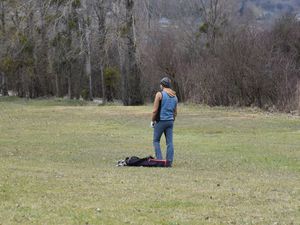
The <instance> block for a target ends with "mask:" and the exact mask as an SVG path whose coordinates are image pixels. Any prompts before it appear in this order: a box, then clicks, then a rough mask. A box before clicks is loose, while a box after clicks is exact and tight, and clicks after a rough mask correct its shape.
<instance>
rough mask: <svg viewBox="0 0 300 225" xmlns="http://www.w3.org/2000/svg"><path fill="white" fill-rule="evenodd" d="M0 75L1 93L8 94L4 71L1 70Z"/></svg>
mask: <svg viewBox="0 0 300 225" xmlns="http://www.w3.org/2000/svg"><path fill="white" fill-rule="evenodd" d="M0 75H1V95H2V96H8V91H7V86H6V76H5V73H3V72H2V73H0Z"/></svg>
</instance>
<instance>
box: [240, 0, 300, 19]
mask: <svg viewBox="0 0 300 225" xmlns="http://www.w3.org/2000/svg"><path fill="white" fill-rule="evenodd" d="M238 7H239V10H238V13H239V15H240V16H245V17H247V16H248V17H250V18H252V19H256V20H258V21H266V20H272V19H275V18H278V17H279V16H281V15H283V14H286V13H294V14H299V13H300V1H299V0H240V3H239V6H238Z"/></svg>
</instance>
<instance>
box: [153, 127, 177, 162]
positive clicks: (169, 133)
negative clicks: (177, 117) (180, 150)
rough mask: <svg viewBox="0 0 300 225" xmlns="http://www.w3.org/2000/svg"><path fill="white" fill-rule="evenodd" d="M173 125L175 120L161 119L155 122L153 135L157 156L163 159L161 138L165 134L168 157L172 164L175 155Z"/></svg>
mask: <svg viewBox="0 0 300 225" xmlns="http://www.w3.org/2000/svg"><path fill="white" fill-rule="evenodd" d="M173 125H174V121H159V122H158V123H157V124H155V127H154V135H153V146H154V148H155V156H156V158H157V159H163V157H162V154H161V149H160V138H161V136H162V134H163V133H164V134H165V137H166V142H167V156H166V159H167V160H168V161H170V163H171V164H172V162H173V157H174V147H173Z"/></svg>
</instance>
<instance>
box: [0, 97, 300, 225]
mask: <svg viewBox="0 0 300 225" xmlns="http://www.w3.org/2000/svg"><path fill="white" fill-rule="evenodd" d="M151 109H152V107H151V106H141V107H122V106H114V105H111V106H105V107H100V106H96V105H93V104H90V103H86V102H80V101H66V100H60V99H52V100H22V99H17V98H0V131H1V135H0V224H1V225H9V224H105V225H107V224H137V225H140V224H164V225H175V224H188V225H189V224H237V225H239V224H272V225H273V224H278V225H279V224H295V225H296V224H300V208H299V207H300V189H299V188H300V118H299V117H295V116H290V115H285V114H268V113H265V112H262V111H259V110H255V109H234V108H221V107H220V108H209V107H205V106H193V105H188V106H184V105H180V107H179V116H178V118H177V120H176V124H175V130H174V144H175V162H174V167H173V168H129V167H128V168H118V167H115V164H116V161H117V160H118V159H122V158H125V157H126V156H131V155H138V156H147V155H149V154H153V149H152V132H153V130H152V129H151V128H149V125H150V112H151ZM162 142H164V139H162ZM163 146H164V147H165V145H164V143H163Z"/></svg>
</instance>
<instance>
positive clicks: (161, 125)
mask: <svg viewBox="0 0 300 225" xmlns="http://www.w3.org/2000/svg"><path fill="white" fill-rule="evenodd" d="M160 89H161V91H160V92H157V93H156V96H155V100H154V109H153V113H152V121H151V127H153V128H154V134H153V146H154V149H155V156H156V159H160V160H162V159H163V157H162V154H161V149H160V138H161V136H162V134H163V133H164V134H165V137H166V142H167V155H166V160H167V163H168V166H172V163H173V158H174V146H173V125H174V120H175V117H176V115H177V103H178V99H177V97H176V93H175V91H173V90H172V89H171V80H170V79H169V78H168V77H164V78H163V79H162V80H161V81H160Z"/></svg>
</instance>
